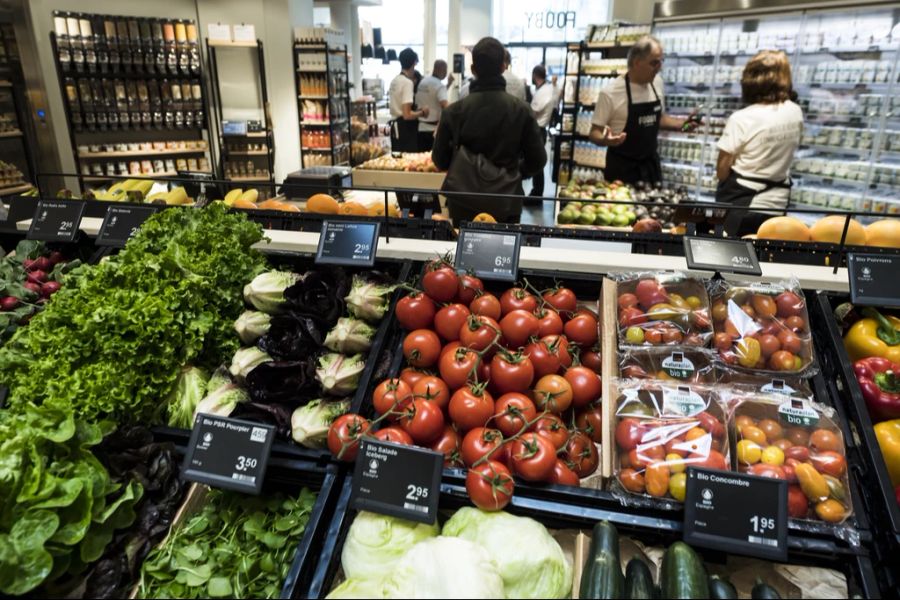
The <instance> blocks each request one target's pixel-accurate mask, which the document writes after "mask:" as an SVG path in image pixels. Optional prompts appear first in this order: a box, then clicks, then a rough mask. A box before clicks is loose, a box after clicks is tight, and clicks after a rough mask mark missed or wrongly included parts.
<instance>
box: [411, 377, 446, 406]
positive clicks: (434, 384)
mask: <svg viewBox="0 0 900 600" xmlns="http://www.w3.org/2000/svg"><path fill="white" fill-rule="evenodd" d="M412 392H413V394H415V395H416V396H418V397H420V398H425V399H426V400H430V401H431V402H434V403H435V404H437V405H438V406H439V407H440V408H441V410H443V409H445V408H447V405H448V404H450V388H449V387H447V384H446V383H444V380H443V379H441V378H440V377H435V376H434V375H426V376H425V377H423V378H422V379H420V380H419V381H418V382H416V385H414V386H413V389H412Z"/></svg>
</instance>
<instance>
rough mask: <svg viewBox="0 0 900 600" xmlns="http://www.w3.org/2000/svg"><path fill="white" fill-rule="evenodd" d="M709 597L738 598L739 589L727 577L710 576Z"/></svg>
mask: <svg viewBox="0 0 900 600" xmlns="http://www.w3.org/2000/svg"><path fill="white" fill-rule="evenodd" d="M709 597H710V598H712V599H713V600H737V597H738V595H737V590H735V589H734V586H733V585H731V582H730V581H728V580H727V579H723V578H721V577H719V576H718V575H713V576H712V577H710V578H709Z"/></svg>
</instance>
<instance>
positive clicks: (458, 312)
mask: <svg viewBox="0 0 900 600" xmlns="http://www.w3.org/2000/svg"><path fill="white" fill-rule="evenodd" d="M469 314H471V313H470V312H469V309H468V308H467V307H466V306H465V305H464V304H448V305H447V306H445V307H444V308H442V309H441V310H439V311H437V314H436V315H435V316H434V330H435V331H437V332H438V335H439V336H441V337H442V338H444V339H445V340H447V341H448V342H455V341H456V340H458V339H459V330H460V328H461V327H462V326H463V324H464V323H465V322H466V319H467V318H468V317H469Z"/></svg>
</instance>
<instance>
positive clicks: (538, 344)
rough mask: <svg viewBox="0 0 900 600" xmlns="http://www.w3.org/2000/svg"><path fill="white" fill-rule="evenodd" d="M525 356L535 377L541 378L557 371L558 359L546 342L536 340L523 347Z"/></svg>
mask: <svg viewBox="0 0 900 600" xmlns="http://www.w3.org/2000/svg"><path fill="white" fill-rule="evenodd" d="M525 355H526V356H527V357H528V358H529V360H531V365H532V366H533V367H534V374H535V376H536V377H543V376H544V375H550V374H552V373H556V372H558V371H559V368H560V363H559V357H558V356H557V355H556V354H554V353H553V352H551V351H550V348H548V347H547V342H545V341H544V340H536V341H534V342H531V343H530V344H528V345H527V346H526V347H525Z"/></svg>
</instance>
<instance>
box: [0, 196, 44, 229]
mask: <svg viewBox="0 0 900 600" xmlns="http://www.w3.org/2000/svg"><path fill="white" fill-rule="evenodd" d="M36 200H37V198H33V197H30V196H10V197H9V198H6V205H7V207H8V209H9V210H8V212H7V214H6V220H5V221H3V222H0V229H3V230H5V231H14V232H17V231H18V229H16V223H18V222H19V221H24V220H25V219H28V218H30V217H31V215H32V214H34V207H35V201H36Z"/></svg>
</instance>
